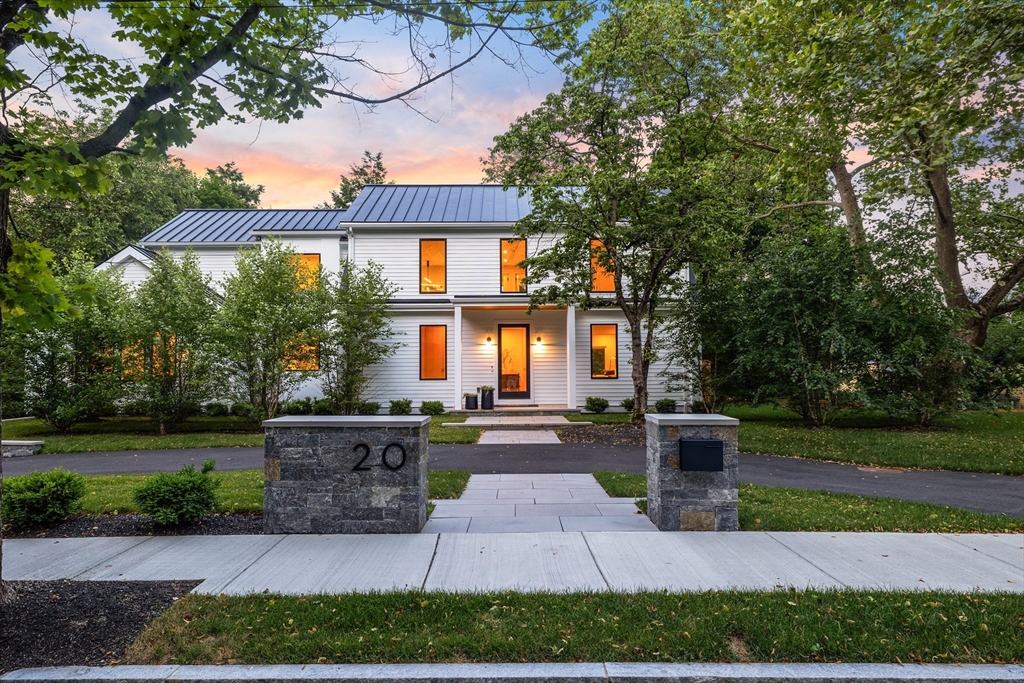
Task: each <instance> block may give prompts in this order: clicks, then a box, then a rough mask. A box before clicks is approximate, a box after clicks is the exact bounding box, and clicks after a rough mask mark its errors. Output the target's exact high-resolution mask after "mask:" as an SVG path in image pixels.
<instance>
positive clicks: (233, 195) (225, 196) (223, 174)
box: [196, 161, 263, 209]
mask: <svg viewBox="0 0 1024 683" xmlns="http://www.w3.org/2000/svg"><path fill="white" fill-rule="evenodd" d="M262 194H263V186H262V185H256V186H255V187H254V186H252V185H249V184H248V183H246V182H245V178H244V176H242V172H241V171H239V170H238V169H237V168H235V162H233V161H229V162H228V163H227V165H226V166H218V167H217V168H208V169H206V176H205V177H204V178H203V179H202V180H200V181H199V186H198V188H197V192H196V201H197V205H198V207H199V208H203V209H254V208H257V207H258V206H259V204H260V195H262Z"/></svg>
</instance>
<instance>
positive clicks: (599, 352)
mask: <svg viewBox="0 0 1024 683" xmlns="http://www.w3.org/2000/svg"><path fill="white" fill-rule="evenodd" d="M618 349H619V326H618V325H591V326H590V377H591V379H618V377H619V354H618Z"/></svg>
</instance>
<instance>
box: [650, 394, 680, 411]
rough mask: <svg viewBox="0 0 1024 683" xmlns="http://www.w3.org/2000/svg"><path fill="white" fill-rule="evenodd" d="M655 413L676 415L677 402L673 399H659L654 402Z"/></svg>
mask: <svg viewBox="0 0 1024 683" xmlns="http://www.w3.org/2000/svg"><path fill="white" fill-rule="evenodd" d="M654 412H656V413H674V412H676V402H675V399H672V398H659V399H658V400H657V401H655V402H654Z"/></svg>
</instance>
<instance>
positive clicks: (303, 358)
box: [281, 336, 320, 372]
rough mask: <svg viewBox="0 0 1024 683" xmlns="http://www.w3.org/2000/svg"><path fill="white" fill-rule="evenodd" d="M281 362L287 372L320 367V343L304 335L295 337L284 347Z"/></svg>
mask: <svg viewBox="0 0 1024 683" xmlns="http://www.w3.org/2000/svg"><path fill="white" fill-rule="evenodd" d="M281 364H282V365H283V366H284V369H285V370H288V371H289V372H297V371H302V370H306V371H308V370H319V369H320V344H319V342H317V341H316V340H315V339H311V338H307V337H305V336H302V337H296V338H295V339H293V340H292V341H290V342H288V344H286V345H285V347H284V358H282V359H281Z"/></svg>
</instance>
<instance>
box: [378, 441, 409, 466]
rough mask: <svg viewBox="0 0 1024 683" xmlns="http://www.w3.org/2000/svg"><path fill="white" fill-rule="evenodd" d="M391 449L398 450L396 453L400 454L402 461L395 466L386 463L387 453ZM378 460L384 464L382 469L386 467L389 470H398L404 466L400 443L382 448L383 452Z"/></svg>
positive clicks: (403, 453) (402, 450) (403, 452)
mask: <svg viewBox="0 0 1024 683" xmlns="http://www.w3.org/2000/svg"><path fill="white" fill-rule="evenodd" d="M393 448H396V449H398V452H399V453H401V454H402V459H401V460H399V461H398V464H397V465H392V464H391V463H390V462H388V451H390V450H391V449H393ZM380 460H381V462H383V463H384V467H387V468H388V469H389V470H399V469H401V468H402V465H404V464H405V448H403V447H402V444H400V443H392V444H388V445H387V446H385V447H384V452H383V453H381V454H380Z"/></svg>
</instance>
